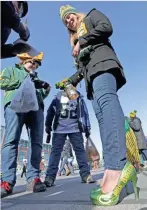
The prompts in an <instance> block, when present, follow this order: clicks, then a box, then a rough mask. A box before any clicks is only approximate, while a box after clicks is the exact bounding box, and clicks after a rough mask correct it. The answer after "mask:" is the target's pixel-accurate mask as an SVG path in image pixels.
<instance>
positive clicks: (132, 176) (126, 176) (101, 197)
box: [90, 162, 139, 206]
mask: <svg viewBox="0 0 147 210" xmlns="http://www.w3.org/2000/svg"><path fill="white" fill-rule="evenodd" d="M129 181H131V182H132V184H133V187H134V193H135V198H136V200H138V199H139V194H138V190H137V186H136V183H137V174H136V170H135V168H134V167H133V165H132V164H131V163H130V162H127V163H126V165H125V167H124V169H123V170H122V174H121V176H120V180H119V182H118V184H117V185H116V187H115V188H114V190H113V191H112V192H110V193H107V194H104V193H103V192H102V190H101V188H97V189H95V190H92V192H91V194H90V199H91V200H92V203H93V204H94V205H98V206H113V205H116V204H117V203H118V201H119V196H120V193H121V191H122V189H123V187H126V189H127V184H128V182H129Z"/></svg>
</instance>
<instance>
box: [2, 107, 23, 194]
mask: <svg viewBox="0 0 147 210" xmlns="http://www.w3.org/2000/svg"><path fill="white" fill-rule="evenodd" d="M4 117H5V138H4V142H3V145H2V150H1V160H2V162H1V170H2V184H3V182H4V183H5V182H8V183H9V184H11V185H12V186H14V185H15V183H16V168H17V154H18V143H19V140H20V135H21V131H22V127H23V124H24V115H23V114H16V112H14V111H13V110H12V109H10V108H9V107H6V108H5V113H4ZM4 191H5V186H4V187H3V185H2V187H1V193H2V194H5V195H6V194H7V192H6V193H5V192H4ZM5 195H4V196H5Z"/></svg>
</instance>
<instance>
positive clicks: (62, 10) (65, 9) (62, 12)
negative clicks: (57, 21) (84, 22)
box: [60, 5, 78, 22]
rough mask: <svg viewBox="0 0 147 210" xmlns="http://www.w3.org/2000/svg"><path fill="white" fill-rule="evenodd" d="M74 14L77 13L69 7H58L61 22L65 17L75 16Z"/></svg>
mask: <svg viewBox="0 0 147 210" xmlns="http://www.w3.org/2000/svg"><path fill="white" fill-rule="evenodd" d="M76 13H78V11H77V10H76V9H75V8H74V7H71V6H70V5H66V6H62V7H60V17H61V19H62V21H63V22H64V19H65V16H66V15H68V14H76Z"/></svg>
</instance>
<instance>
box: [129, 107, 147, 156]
mask: <svg viewBox="0 0 147 210" xmlns="http://www.w3.org/2000/svg"><path fill="white" fill-rule="evenodd" d="M129 124H130V127H131V128H132V130H133V131H134V133H135V136H136V139H137V144H138V149H139V152H140V154H142V156H143V159H144V160H147V144H146V140H145V135H144V132H143V128H142V122H141V120H140V119H139V118H138V117H136V111H134V112H131V113H130V122H129Z"/></svg>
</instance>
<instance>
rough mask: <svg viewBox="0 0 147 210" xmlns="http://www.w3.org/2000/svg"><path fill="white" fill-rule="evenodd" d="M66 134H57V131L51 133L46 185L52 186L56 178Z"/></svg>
mask: <svg viewBox="0 0 147 210" xmlns="http://www.w3.org/2000/svg"><path fill="white" fill-rule="evenodd" d="M66 136H67V134H58V133H54V134H53V138H52V148H51V154H50V158H49V163H48V167H47V171H46V178H45V184H46V186H47V187H50V186H52V185H53V183H54V181H55V179H56V175H57V172H58V165H59V161H60V157H61V152H62V150H63V146H64V144H65V139H66Z"/></svg>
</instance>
